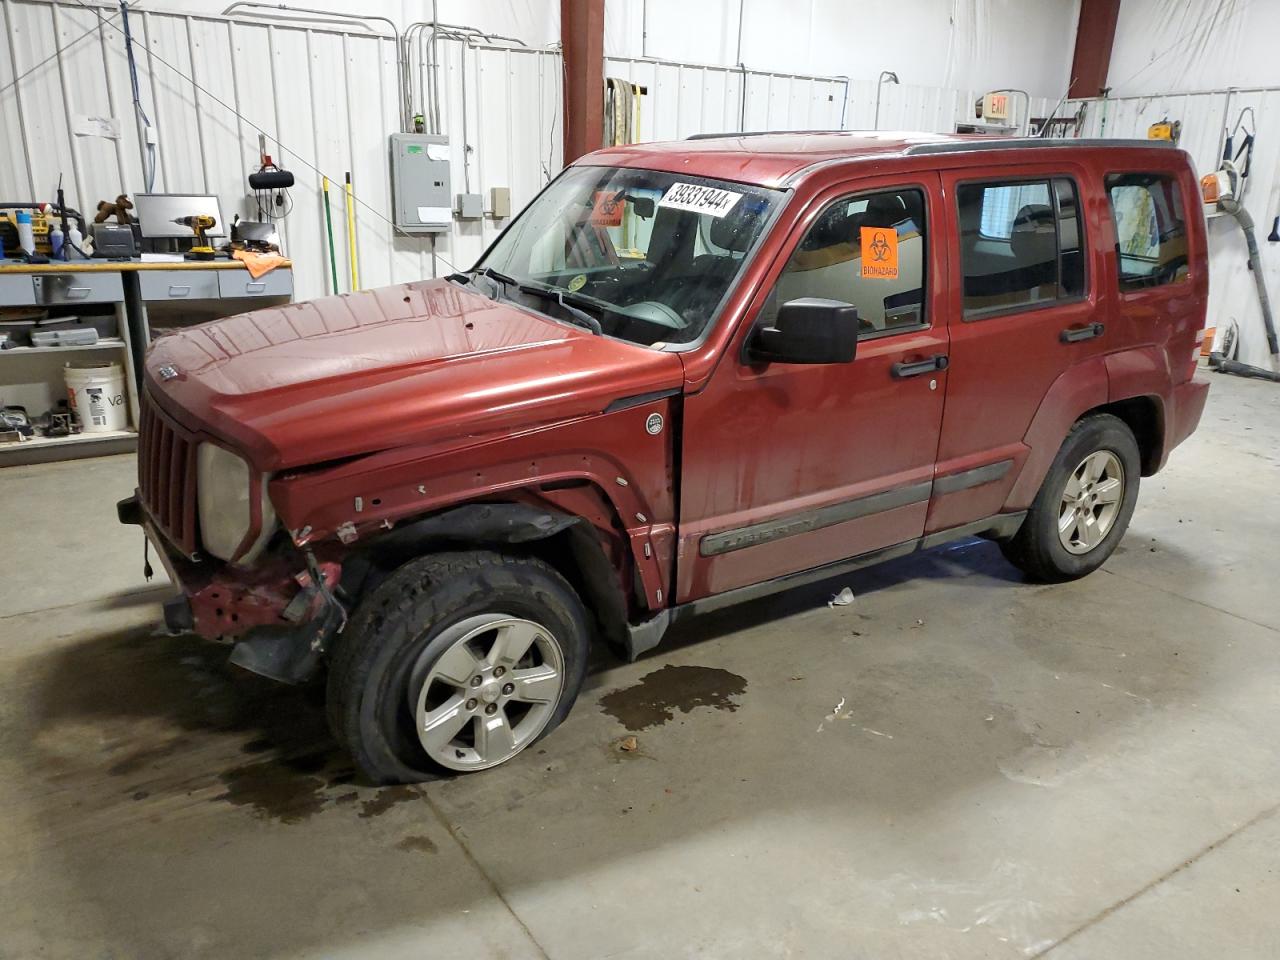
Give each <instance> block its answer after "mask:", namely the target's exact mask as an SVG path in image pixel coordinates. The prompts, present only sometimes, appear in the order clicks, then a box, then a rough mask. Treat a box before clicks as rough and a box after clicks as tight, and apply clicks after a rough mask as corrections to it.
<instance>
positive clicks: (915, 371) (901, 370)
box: [891, 353, 947, 380]
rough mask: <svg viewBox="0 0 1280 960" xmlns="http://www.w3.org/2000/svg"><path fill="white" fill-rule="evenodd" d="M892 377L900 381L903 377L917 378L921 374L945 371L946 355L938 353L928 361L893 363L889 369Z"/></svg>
mask: <svg viewBox="0 0 1280 960" xmlns="http://www.w3.org/2000/svg"><path fill="white" fill-rule="evenodd" d="M891 369H892V371H893V375H894V376H895V377H897V378H898V379H899V380H901V379H902V378H903V377H918V376H920V374H922V373H933V372H934V371H935V370H945V369H947V355H946V354H945V353H939V354H937V355H935V356H932V357H930V358H929V359H928V360H914V361H912V362H911V363H895V364H894V365H893V367H892V368H891Z"/></svg>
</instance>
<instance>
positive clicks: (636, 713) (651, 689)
mask: <svg viewBox="0 0 1280 960" xmlns="http://www.w3.org/2000/svg"><path fill="white" fill-rule="evenodd" d="M746 689H747V681H746V678H744V677H740V676H738V675H737V674H736V673H730V672H729V671H728V670H722V669H720V668H719V667H695V666H674V665H671V664H668V665H667V666H665V667H662V668H660V669H658V670H654V671H653V672H652V673H647V674H645V675H644V676H643V677H641V678H640V682H639V683H636V684H634V685H632V686H630V687H623V688H621V689H619V690H614V691H612V692H610V693H606V694H605V695H604V696H603V697H601V698H600V709H601V710H603V711H604V712H605V713H607V714H609V716H611V717H613V718H614V719H615V720H617V721H618V722H619V723H621V724H622V725H623V726H624V727H626V728H627V729H628V730H631V731H637V730H645V729H647V728H649V727H657V726H661V725H662V724H664V723H666V722H667V721H669V720H671V719H673V718H674V717H675V712H676V711H677V710H679V711H680V712H681V713H688V712H690V711H691V710H693V708H694V707H711V708H713V709H716V710H728V711H730V712H732V711H734V710H737V709H738V706H739V704H738V703H737V702H735V701H734V699H733V698H734V697H739V696H741V695H742V694H743V693H744V692H746Z"/></svg>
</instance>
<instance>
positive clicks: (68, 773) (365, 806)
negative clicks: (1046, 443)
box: [0, 377, 1280, 960]
mask: <svg viewBox="0 0 1280 960" xmlns="http://www.w3.org/2000/svg"><path fill="white" fill-rule="evenodd" d="M1213 383H1214V390H1213V392H1212V394H1211V395H1210V401H1209V403H1210V406H1209V409H1208V412H1207V414H1206V417H1205V422H1204V423H1203V425H1202V427H1201V429H1200V432H1199V433H1198V434H1196V436H1195V437H1194V438H1192V440H1191V441H1190V442H1188V444H1187V445H1185V446H1184V447H1183V448H1182V449H1180V450H1179V451H1178V452H1177V453H1176V454H1175V455H1174V457H1173V461H1172V463H1171V465H1170V466H1169V468H1168V470H1167V472H1166V473H1164V474H1161V475H1160V476H1159V477H1156V478H1154V479H1152V480H1150V481H1147V482H1144V484H1143V489H1142V495H1141V498H1140V500H1139V506H1138V511H1137V514H1136V515H1135V517H1134V521H1133V525H1132V528H1131V529H1130V532H1129V535H1128V537H1127V538H1126V540H1125V541H1124V543H1123V544H1122V546H1121V547H1120V549H1119V551H1118V552H1117V554H1116V555H1115V556H1114V557H1113V558H1112V559H1111V561H1110V562H1109V563H1108V564H1107V566H1106V567H1105V568H1104V570H1103V571H1102V572H1100V573H1098V574H1095V575H1094V576H1092V577H1090V578H1088V579H1087V580H1084V581H1081V582H1078V583H1073V584H1067V585H1063V586H1048V587H1046V586H1035V585H1029V584H1026V583H1023V582H1021V580H1020V579H1019V577H1018V576H1016V575H1015V573H1014V571H1013V570H1012V569H1011V568H1010V567H1008V566H1007V565H1006V564H1005V563H1004V561H1003V560H1002V559H1001V557H1000V555H999V553H998V552H997V551H996V549H995V548H994V547H993V546H991V545H990V544H986V543H981V542H967V543H964V544H961V545H958V546H953V547H952V548H950V549H942V550H939V551H935V552H933V553H931V554H928V555H925V556H922V557H918V558H912V559H908V560H905V561H899V562H895V563H892V564H889V565H887V566H883V567H880V568H878V569H873V570H867V571H863V572H861V573H859V574H857V575H855V576H851V577H847V578H844V579H842V580H840V581H837V582H833V583H828V584H822V585H818V586H815V587H813V588H810V589H804V590H800V591H796V592H793V593H791V594H788V595H785V596H783V597H781V598H775V599H772V600H767V601H762V602H759V603H757V604H754V605H752V606H750V607H747V608H743V609H739V610H736V611H729V612H725V613H723V614H720V615H716V616H713V617H710V618H707V619H704V620H703V621H701V622H699V623H696V624H692V625H690V626H689V627H688V628H686V629H684V630H682V631H681V633H680V635H679V636H678V637H676V643H675V645H673V646H671V647H670V648H667V649H663V650H660V651H656V652H655V655H651V656H650V657H647V658H646V659H644V660H642V661H641V662H640V663H636V664H632V665H621V664H619V663H617V662H616V661H613V660H610V659H607V658H603V657H602V658H600V663H599V665H598V667H597V668H596V669H595V670H594V671H593V673H592V675H591V677H590V678H589V680H588V687H587V689H586V691H585V692H584V694H583V696H582V698H581V700H580V701H579V703H578V706H577V708H576V710H575V711H574V713H573V715H572V716H571V717H570V718H569V720H568V721H567V722H566V724H565V725H564V726H563V727H562V728H561V729H560V730H559V731H558V732H557V733H556V734H555V735H554V736H553V737H551V738H550V739H549V740H547V741H546V742H545V743H544V744H542V745H540V746H539V747H538V748H535V749H534V750H532V751H531V752H529V753H527V754H526V755H524V756H523V757H522V758H520V759H519V760H517V761H516V762H514V763H513V764H511V765H509V766H508V767H506V768H504V769H501V770H497V771H493V772H490V773H486V774H482V775H477V776H471V777H465V778H462V779H458V780H453V781H441V782H436V783H432V784H429V785H426V786H424V787H412V788H405V787H401V788H389V789H381V790H379V789H373V788H366V787H361V786H359V785H357V784H355V783H354V782H353V777H352V773H351V770H350V768H349V763H348V760H347V759H346V758H345V757H344V756H343V755H342V754H341V753H340V752H338V751H337V750H336V748H335V747H334V746H333V744H332V742H331V741H330V739H329V737H328V735H327V733H326V731H325V727H324V723H323V718H322V715H321V711H320V706H319V702H318V700H317V698H316V697H315V694H314V691H307V690H295V689H285V688H279V687H275V686H273V685H271V684H270V683H268V682H265V681H260V680H259V679H258V678H256V677H253V676H250V675H247V674H243V673H241V672H239V671H237V670H236V669H235V668H232V667H229V666H228V665H227V664H226V663H225V650H224V649H223V648H220V647H217V646H214V645H210V644H206V643H203V642H200V641H198V640H196V639H194V638H179V639H171V638H168V637H164V636H161V635H158V634H157V633H156V632H155V630H154V623H155V620H156V617H157V608H156V601H157V600H158V599H159V598H160V597H161V596H162V595H163V594H164V590H163V589H158V588H156V587H155V586H154V585H152V586H150V587H149V586H148V585H146V584H145V583H144V582H143V581H142V579H141V574H140V569H141V560H142V558H141V543H140V540H139V538H138V536H137V535H136V533H134V532H131V531H128V530H125V529H122V528H120V527H118V526H116V525H115V523H114V516H113V507H112V504H113V501H114V500H115V499H116V498H117V497H119V496H123V495H124V494H126V493H127V492H128V490H129V488H130V487H131V479H130V478H131V474H132V471H133V464H132V460H131V458H130V457H115V458H109V459H103V460H98V461H93V462H81V463H77V464H59V465H47V466H41V467H25V468H13V469H11V470H8V471H4V472H3V473H0V491H2V492H3V497H2V498H0V502H3V503H4V505H5V507H6V508H7V516H8V518H9V522H8V524H7V525H6V526H5V527H4V528H3V529H2V530H0V555H3V556H4V557H5V558H6V563H5V579H4V582H3V584H0V810H3V811H4V815H3V818H0V957H2V958H8V957H75V958H82V957H90V956H92V957H100V958H116V957H119V958H124V957H129V958H134V957H147V958H149V957H175V958H178V957H181V958H184V960H185V958H196V957H321V956H323V957H336V958H344V957H361V958H365V957H380V958H381V957H415V958H421V957H430V956H468V957H509V958H523V957H551V958H555V960H571V958H598V957H662V958H671V957H715V958H721V957H735V958H737V957H752V958H754V957H768V958H773V957H821V958H829V957H837V956H838V957H849V958H861V957H866V958H876V960H884V958H891V957H912V958H916V957H930V958H939V957H952V958H979V957H982V958H1004V957H1022V958H1026V957H1041V956H1045V955H1048V956H1050V957H1053V958H1055V960H1058V958H1090V960H1092V958H1104V957H1105V958H1117V957H1123V958H1125V960H1146V958H1151V960H1169V958H1179V957H1205V956H1222V957H1230V958H1232V960H1243V958H1252V957H1257V958H1263V957H1266V958H1273V957H1275V956H1277V955H1280V817H1277V816H1276V812H1277V809H1278V804H1280V739H1278V738H1277V732H1276V731H1277V730H1278V729H1280V684H1277V676H1278V675H1280V643H1278V642H1277V641H1280V632H1278V631H1280V589H1277V585H1276V570H1277V568H1278V567H1280V509H1277V506H1276V497H1277V495H1278V493H1280V490H1278V485H1277V480H1280V470H1278V469H1277V468H1278V467H1280V454H1278V453H1277V448H1276V438H1277V437H1280V390H1277V388H1276V387H1275V386H1273V385H1268V384H1261V383H1252V382H1246V381H1240V380H1233V379H1229V378H1222V377H1214V379H1213ZM846 585H847V586H850V587H852V588H853V590H854V591H855V593H856V595H857V600H856V602H855V603H854V604H853V605H852V606H850V607H843V608H835V609H832V608H828V606H827V605H826V603H825V601H826V599H827V598H828V596H830V594H832V593H834V592H835V591H836V590H837V589H839V588H840V587H842V586H846ZM628 734H634V735H635V736H637V737H638V740H639V749H638V750H636V751H635V752H632V753H624V752H621V751H620V750H619V749H618V746H617V745H618V742H619V741H620V739H621V738H623V737H624V736H626V735H628Z"/></svg>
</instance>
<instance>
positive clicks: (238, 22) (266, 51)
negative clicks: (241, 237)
mask: <svg viewBox="0 0 1280 960" xmlns="http://www.w3.org/2000/svg"><path fill="white" fill-rule="evenodd" d="M2 6H3V13H4V27H5V30H6V33H7V35H8V45H7V47H5V48H4V49H3V52H2V53H0V90H3V94H0V121H2V122H3V125H4V130H5V131H6V135H5V136H4V137H3V138H0V139H2V140H3V143H0V151H3V152H2V153H0V161H3V162H2V164H0V197H2V198H3V199H5V200H14V201H18V200H27V199H32V198H37V199H42V200H48V199H52V196H53V191H54V188H55V186H56V184H57V178H58V176H59V174H62V175H63V177H64V187H65V189H66V191H67V198H68V203H69V204H71V205H72V206H75V207H78V208H79V209H81V210H82V211H85V212H86V214H88V213H89V212H90V211H92V210H93V209H94V208H95V207H96V205H97V202H98V201H99V200H104V199H114V197H115V196H116V194H118V193H120V192H121V191H122V190H123V191H124V192H127V193H130V194H133V193H139V192H143V189H144V188H143V173H142V166H141V161H140V159H139V151H138V145H137V143H138V141H137V133H136V130H135V125H134V122H133V111H132V106H131V103H130V96H131V95H130V81H129V72H128V66H127V62H126V59H125V51H124V36H123V34H122V33H121V31H120V29H119V27H120V17H119V9H118V8H115V7H107V6H99V7H96V8H93V9H89V8H86V7H82V6H79V5H67V4H58V3H47V2H39V0H3V5H2ZM95 10H96V12H95ZM99 14H100V15H101V17H102V18H103V21H105V23H104V22H102V21H100V20H99ZM130 24H131V27H132V31H133V33H134V36H135V38H136V39H137V40H138V42H139V44H141V45H142V46H143V47H144V48H145V50H146V53H145V54H144V53H143V52H142V51H141V50H139V51H138V53H137V61H138V80H139V88H140V94H141V100H142V104H143V107H144V109H145V110H146V111H147V112H148V114H149V115H150V119H151V121H152V123H153V124H154V125H155V129H156V132H157V135H158V138H159V146H158V163H157V175H156V180H155V184H154V190H155V191H156V192H169V193H213V194H217V195H218V196H219V198H220V200H221V206H222V211H223V216H224V217H226V218H227V219H228V220H229V219H230V218H231V216H232V215H233V214H235V213H239V214H240V215H241V216H242V217H247V218H250V219H252V218H253V217H254V206H253V202H252V199H251V198H250V197H249V195H248V185H247V183H246V181H245V177H246V175H247V174H248V173H249V171H250V170H252V169H255V168H256V166H257V156H258V131H259V129H261V130H262V131H264V132H265V133H266V134H267V136H268V147H267V149H268V152H269V153H271V154H272V156H273V157H274V159H275V160H276V162H277V163H279V164H280V165H281V166H283V167H285V168H287V169H290V170H292V171H293V173H294V175H295V176H296V178H297V183H296V185H295V187H294V188H293V190H292V200H293V212H292V213H291V214H290V215H289V216H288V217H286V218H285V219H284V221H283V224H282V230H281V232H282V240H283V243H284V246H285V251H286V253H288V254H289V255H290V256H291V257H292V258H293V259H294V264H295V268H294V269H295V279H296V289H297V294H298V296H299V297H310V296H318V295H320V294H323V293H325V292H326V291H327V290H328V289H329V283H330V278H329V266H328V256H327V253H326V248H325V239H324V215H323V207H322V199H321V177H320V174H319V173H317V172H316V170H319V171H323V172H324V173H325V174H328V176H329V177H330V179H331V180H332V181H333V183H332V184H331V189H330V202H331V204H332V206H333V216H334V243H335V248H336V255H337V261H338V270H337V273H338V289H339V290H347V289H349V288H350V275H349V272H348V269H347V231H346V226H345V219H344V217H345V214H344V209H343V204H344V197H343V175H344V173H345V172H346V171H348V170H350V171H351V172H352V176H353V180H354V184H355V193H356V194H357V196H358V198H359V200H360V201H361V202H360V203H358V204H357V205H356V232H357V240H356V247H357V252H358V255H359V265H360V280H361V285H362V286H366V287H372V286H378V285H381V284H386V283H390V282H392V281H393V280H395V281H401V280H409V279H414V278H418V277H422V276H429V275H430V273H431V258H430V249H431V248H430V243H429V241H428V240H427V239H426V238H419V237H409V236H406V235H404V234H401V233H398V232H396V231H394V230H393V228H392V227H391V225H390V223H389V222H387V220H385V219H384V217H386V216H388V215H389V213H390V207H391V198H390V185H389V180H388V160H387V156H388V139H387V138H388V136H389V135H390V134H391V133H392V132H395V131H397V130H399V129H400V120H399V109H398V104H397V96H396V76H397V67H396V49H395V43H394V42H393V40H392V39H391V37H389V36H378V35H376V34H373V33H371V32H368V31H362V30H360V29H358V28H351V29H338V28H336V27H329V26H323V25H316V24H309V25H306V26H302V25H297V24H286V23H266V22H263V21H253V20H242V19H236V18H231V19H228V18H224V17H211V16H193V15H181V14H172V13H154V12H145V11H141V10H140V11H136V12H134V13H133V14H132V15H131V17H130ZM77 38H79V39H77ZM68 45H69V46H68ZM59 48H65V49H63V50H62V52H61V53H58V54H57V55H55V51H57V50H58V49H59ZM439 52H440V59H441V88H442V89H441V101H442V102H441V117H442V125H443V127H444V129H445V130H446V131H447V132H448V133H449V134H450V146H451V152H452V161H453V162H452V174H453V181H454V182H453V186H454V190H455V192H457V191H460V190H462V189H463V186H464V180H465V179H466V177H467V176H469V177H470V179H471V181H472V183H471V186H472V189H474V190H476V191H477V192H483V193H485V194H486V199H487V192H488V188H489V187H491V186H507V187H510V188H511V195H512V203H513V204H514V205H515V206H516V207H517V208H518V207H519V206H521V205H522V204H524V203H527V202H528V201H529V200H530V199H531V198H532V197H533V196H534V194H535V193H536V192H537V191H538V190H539V189H540V188H541V186H542V185H543V184H544V183H545V182H546V180H547V178H548V177H549V176H551V175H553V174H554V173H555V172H556V171H558V170H559V169H560V167H561V165H562V154H561V138H560V122H559V103H560V97H561V83H562V81H561V65H560V56H559V54H558V53H557V52H555V51H550V50H528V49H523V48H517V47H512V48H510V49H508V48H505V47H500V46H495V45H486V44H471V45H469V46H467V47H466V48H465V50H464V44H463V43H461V42H458V41H452V40H444V39H441V40H440V41H439ZM420 68H421V65H420V64H416V65H415V70H418V69H420ZM28 71H30V72H28ZM19 75H23V76H22V79H21V80H20V81H19V82H18V83H17V84H16V85H15V84H12V81H13V79H14V77H15V76H19ZM188 77H189V78H191V80H194V81H195V83H197V84H199V85H200V86H201V87H203V88H204V90H205V91H207V93H206V92H201V91H199V90H197V89H196V88H195V87H194V86H193V84H192V83H191V82H190V81H189V80H188V79H186V78H188ZM464 78H465V84H466V96H465V101H466V113H467V138H466V139H467V143H468V144H469V145H470V148H471V149H470V150H464V145H463V137H462V132H461V131H462V121H461V118H462V111H463V102H464V93H463V83H464ZM414 92H415V94H416V92H417V86H416V84H415V85H414ZM219 101H221V102H219ZM237 114H239V115H240V116H237ZM77 115H91V116H106V117H114V118H116V120H117V123H118V125H119V129H120V134H121V136H120V138H119V139H117V140H111V139H105V138H100V137H77V136H74V135H73V134H72V129H73V124H72V118H74V117H75V116H77ZM464 160H465V162H464ZM501 225H502V224H501V222H494V221H490V220H485V221H471V222H460V223H455V224H454V227H453V231H452V235H451V236H448V237H441V238H440V240H439V253H440V256H441V258H442V260H443V261H445V262H443V263H441V264H440V269H441V270H442V271H444V272H447V270H448V263H450V262H452V263H456V264H457V265H458V266H460V267H463V266H468V265H470V263H471V262H473V261H474V260H475V258H476V256H477V255H478V254H479V253H480V251H481V250H482V249H483V248H484V246H485V245H486V244H487V243H488V242H489V241H490V240H492V238H493V236H494V235H495V233H496V231H497V230H498V229H500V228H501Z"/></svg>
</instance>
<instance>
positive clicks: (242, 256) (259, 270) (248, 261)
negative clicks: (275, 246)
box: [231, 250, 289, 280]
mask: <svg viewBox="0 0 1280 960" xmlns="http://www.w3.org/2000/svg"><path fill="white" fill-rule="evenodd" d="M231 257H232V259H233V260H239V261H240V262H241V263H243V264H244V265H245V269H247V270H248V271H249V276H251V277H253V279H255V280H257V279H258V278H259V277H260V276H262V275H263V274H264V273H270V272H271V271H272V270H274V269H275V268H276V267H280V266H284V265H285V264H286V263H288V262H289V261H288V260H287V259H286V258H284V257H282V256H280V254H278V253H254V252H253V251H251V250H236V251H235V252H234V253H232V254H231Z"/></svg>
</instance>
